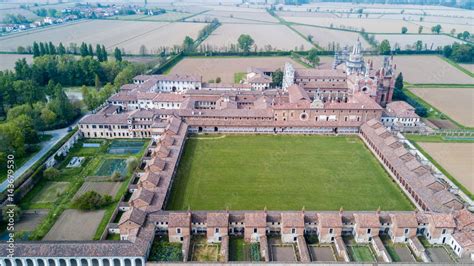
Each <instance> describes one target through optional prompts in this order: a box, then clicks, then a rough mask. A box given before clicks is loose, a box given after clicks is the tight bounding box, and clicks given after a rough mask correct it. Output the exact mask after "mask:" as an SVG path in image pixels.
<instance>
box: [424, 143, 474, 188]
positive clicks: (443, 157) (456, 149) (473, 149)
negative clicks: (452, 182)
mask: <svg viewBox="0 0 474 266" xmlns="http://www.w3.org/2000/svg"><path fill="white" fill-rule="evenodd" d="M418 144H419V145H420V146H421V147H422V148H423V150H425V151H426V152H427V153H428V154H429V155H430V156H431V157H432V158H433V159H434V160H435V161H436V162H438V163H439V164H440V165H441V166H442V167H443V168H444V169H445V170H446V171H448V173H450V174H451V175H452V176H453V177H454V178H456V180H458V181H459V182H460V183H461V184H462V185H463V186H464V187H466V188H467V189H468V190H469V191H470V192H471V193H473V192H474V182H473V180H474V143H436V142H418Z"/></svg>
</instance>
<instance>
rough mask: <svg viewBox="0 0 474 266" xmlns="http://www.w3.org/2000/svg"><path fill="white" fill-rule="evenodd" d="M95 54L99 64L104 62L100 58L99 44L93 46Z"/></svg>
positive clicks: (100, 49)
mask: <svg viewBox="0 0 474 266" xmlns="http://www.w3.org/2000/svg"><path fill="white" fill-rule="evenodd" d="M95 54H96V56H97V60H99V62H102V61H104V59H103V57H102V48H101V47H100V44H97V45H96V46H95Z"/></svg>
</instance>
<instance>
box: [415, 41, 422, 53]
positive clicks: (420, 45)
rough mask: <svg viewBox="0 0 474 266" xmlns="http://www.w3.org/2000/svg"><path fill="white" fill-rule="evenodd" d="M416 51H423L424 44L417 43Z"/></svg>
mask: <svg viewBox="0 0 474 266" xmlns="http://www.w3.org/2000/svg"><path fill="white" fill-rule="evenodd" d="M415 49H416V50H417V51H421V50H422V49H423V42H422V41H421V40H418V41H416V42H415Z"/></svg>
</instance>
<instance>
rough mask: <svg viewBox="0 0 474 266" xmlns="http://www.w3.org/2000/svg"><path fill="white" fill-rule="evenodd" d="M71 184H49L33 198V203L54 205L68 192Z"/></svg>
mask: <svg viewBox="0 0 474 266" xmlns="http://www.w3.org/2000/svg"><path fill="white" fill-rule="evenodd" d="M68 186H69V182H47V183H46V184H45V185H44V187H43V188H42V189H41V191H40V192H39V193H38V194H37V195H36V196H35V197H34V198H33V200H32V202H33V203H52V202H55V201H56V199H57V198H58V197H59V195H61V194H62V193H64V192H65V191H66V189H67V188H68Z"/></svg>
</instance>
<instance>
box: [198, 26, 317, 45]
mask: <svg viewBox="0 0 474 266" xmlns="http://www.w3.org/2000/svg"><path fill="white" fill-rule="evenodd" d="M241 34H249V35H250V36H252V38H253V39H254V40H255V45H256V46H257V48H258V49H264V48H265V46H268V45H270V46H271V47H272V48H273V49H276V50H294V49H295V48H296V50H301V49H300V47H302V48H303V50H308V49H310V48H311V47H312V45H311V44H310V43H309V42H308V41H306V40H305V39H303V38H302V37H301V36H299V35H298V34H297V33H295V32H293V31H292V30H290V29H289V28H288V27H286V26H284V25H263V24H254V25H250V24H224V25H222V26H220V27H219V28H217V30H215V31H214V32H213V33H212V34H211V36H209V38H207V39H206V40H205V41H204V43H203V45H209V46H211V47H215V48H216V50H225V48H229V47H230V46H231V45H232V44H237V39H238V38H239V36H240V35H241Z"/></svg>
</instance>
